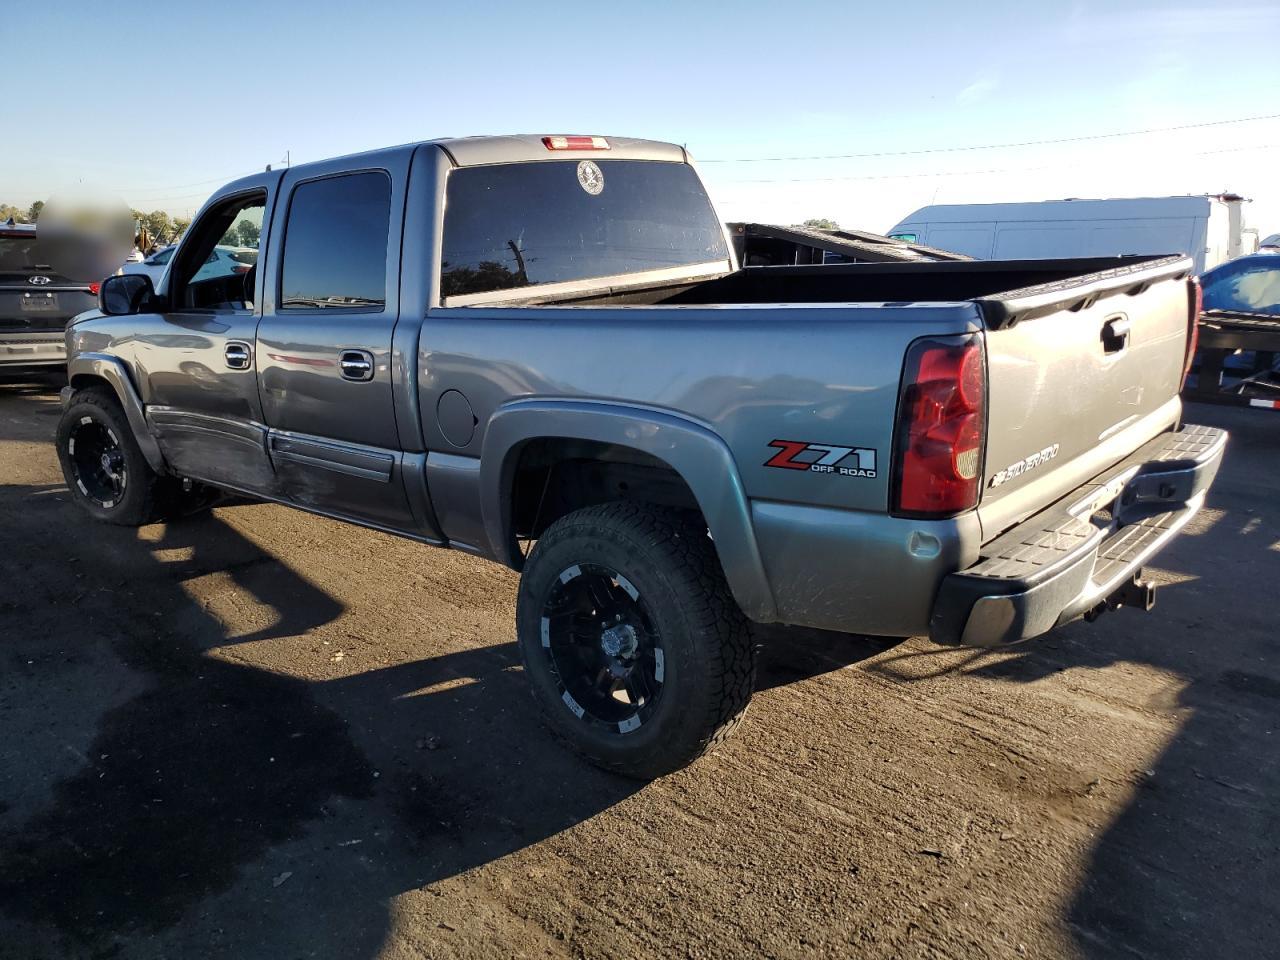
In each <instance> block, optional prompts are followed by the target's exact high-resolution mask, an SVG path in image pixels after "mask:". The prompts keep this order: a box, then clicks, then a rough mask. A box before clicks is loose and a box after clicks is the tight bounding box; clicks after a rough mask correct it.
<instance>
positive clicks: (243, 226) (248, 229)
mask: <svg viewBox="0 0 1280 960" xmlns="http://www.w3.org/2000/svg"><path fill="white" fill-rule="evenodd" d="M227 233H228V236H234V237H235V238H236V239H237V240H239V241H240V246H242V247H256V246H257V245H258V238H259V237H260V236H261V234H262V231H261V230H260V229H259V227H258V225H257V224H256V223H253V222H252V221H250V220H241V221H240V222H239V223H237V224H236V226H235V229H234V230H229V231H227Z"/></svg>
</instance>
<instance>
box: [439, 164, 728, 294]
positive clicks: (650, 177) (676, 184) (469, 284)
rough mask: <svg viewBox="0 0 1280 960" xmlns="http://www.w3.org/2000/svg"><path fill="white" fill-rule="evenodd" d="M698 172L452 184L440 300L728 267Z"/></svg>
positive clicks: (546, 168) (613, 172) (500, 170)
mask: <svg viewBox="0 0 1280 960" xmlns="http://www.w3.org/2000/svg"><path fill="white" fill-rule="evenodd" d="M728 256H729V251H728V249H727V247H726V246H725V241H724V233H723V229H722V227H721V225H720V222H719V221H718V220H717V219H716V215H715V210H714V209H712V206H711V203H710V201H709V200H708V199H707V195H706V192H705V191H704V190H703V189H702V185H701V184H700V183H699V182H698V178H697V176H696V175H695V174H694V172H693V168H692V167H690V166H689V165H688V164H684V163H664V162H660V161H651V160H583V161H578V160H563V161H562V160H544V161H538V162H535V163H511V164H501V165H495V166H484V167H466V168H463V169H460V170H454V171H453V172H452V173H451V174H450V175H449V186H448V192H447V194H446V206H445V217H444V251H443V256H442V264H441V293H442V294H443V295H444V296H446V297H451V296H459V295H461V294H468V293H487V292H489V291H492V290H505V289H512V288H515V287H527V286H533V285H535V284H539V283H557V282H561V281H566V280H586V279H590V278H593V277H607V276H612V275H614V274H621V273H637V272H640V271H644V270H655V269H660V268H663V267H679V266H685V265H688V264H695V263H706V262H708V261H713V260H725V259H728Z"/></svg>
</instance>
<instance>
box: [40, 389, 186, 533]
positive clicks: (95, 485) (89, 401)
mask: <svg viewBox="0 0 1280 960" xmlns="http://www.w3.org/2000/svg"><path fill="white" fill-rule="evenodd" d="M56 442H57V448H58V461H59V463H60V464H61V466H62V476H63V478H64V479H65V480H66V482H67V487H68V489H69V490H70V491H71V498H72V499H73V500H74V501H75V502H76V503H77V504H79V505H80V507H81V508H82V509H84V510H85V511H87V512H88V513H89V514H90V515H91V516H93V517H94V518H95V519H97V520H102V521H104V522H106V523H114V524H119V525H120V526H125V527H140V526H143V525H145V524H148V523H152V522H155V521H157V520H161V519H165V518H167V517H170V516H174V515H176V514H178V513H181V512H183V510H182V508H183V503H184V499H185V498H184V495H183V491H182V486H181V482H180V481H179V480H178V479H177V478H175V477H167V476H161V475H160V474H158V473H156V472H155V471H154V470H152V469H151V465H150V464H149V463H147V459H146V457H144V456H143V455H142V449H141V448H140V447H139V446H138V441H137V440H136V439H134V436H133V430H132V428H131V427H130V426H129V421H128V419H127V418H126V417H125V413H124V410H123V409H122V408H121V406H120V402H119V401H118V400H117V399H116V396H115V394H114V393H113V392H112V391H111V389H110V388H109V387H89V388H87V389H84V390H80V391H77V392H76V393H75V394H74V395H73V396H72V398H71V402H70V403H69V404H68V405H67V409H66V411H65V412H64V413H63V415H62V419H61V420H60V421H59V422H58V433H57V441H56ZM99 448H101V449H99ZM104 457H106V458H110V460H111V463H112V464H113V465H114V468H113V469H112V468H108V467H107V466H106V460H104V459H102V458H104ZM95 460H99V461H101V463H102V468H101V470H98V469H96V468H95V465H94V461H95Z"/></svg>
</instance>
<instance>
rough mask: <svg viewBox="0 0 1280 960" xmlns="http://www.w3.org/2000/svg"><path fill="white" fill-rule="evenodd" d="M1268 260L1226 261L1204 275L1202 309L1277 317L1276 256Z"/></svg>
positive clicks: (1279, 268)
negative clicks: (1253, 261)
mask: <svg viewBox="0 0 1280 960" xmlns="http://www.w3.org/2000/svg"><path fill="white" fill-rule="evenodd" d="M1276 259H1277V262H1276V263H1274V264H1271V263H1256V262H1255V263H1240V262H1236V263H1230V264H1227V265H1225V266H1224V267H1221V268H1219V269H1217V270H1212V271H1210V272H1209V273H1207V274H1205V276H1204V308H1205V309H1206V310H1227V311H1231V312H1234V313H1269V314H1275V315H1277V316H1280V257H1278V258H1276Z"/></svg>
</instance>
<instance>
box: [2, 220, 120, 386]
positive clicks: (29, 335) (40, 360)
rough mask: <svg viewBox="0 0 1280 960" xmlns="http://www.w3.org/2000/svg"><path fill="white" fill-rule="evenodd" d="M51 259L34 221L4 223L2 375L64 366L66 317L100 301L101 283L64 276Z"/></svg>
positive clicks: (69, 317)
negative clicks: (38, 234)
mask: <svg viewBox="0 0 1280 960" xmlns="http://www.w3.org/2000/svg"><path fill="white" fill-rule="evenodd" d="M50 259H51V258H50V257H49V256H48V255H47V253H46V252H45V251H44V250H43V249H42V245H41V244H40V242H39V240H38V239H37V237H36V227H35V224H32V223H14V222H13V221H12V220H9V221H6V222H4V223H0V377H3V376H5V375H7V374H24V375H25V374H28V373H33V372H40V371H50V372H59V371H61V370H63V369H64V368H65V366H66V362H67V356H66V340H65V338H64V335H63V331H64V330H65V328H66V325H67V321H68V320H70V319H71V318H72V317H74V316H75V315H76V314H78V313H83V312H84V311H85V310H88V309H90V308H91V307H92V306H93V305H94V304H95V303H96V302H97V296H98V284H97V283H86V282H84V281H82V280H72V279H70V278H68V277H65V276H63V275H62V274H61V273H59V272H58V271H57V270H55V269H54V267H53V266H52V265H51V264H50V263H49V262H48V261H49V260H50Z"/></svg>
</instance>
